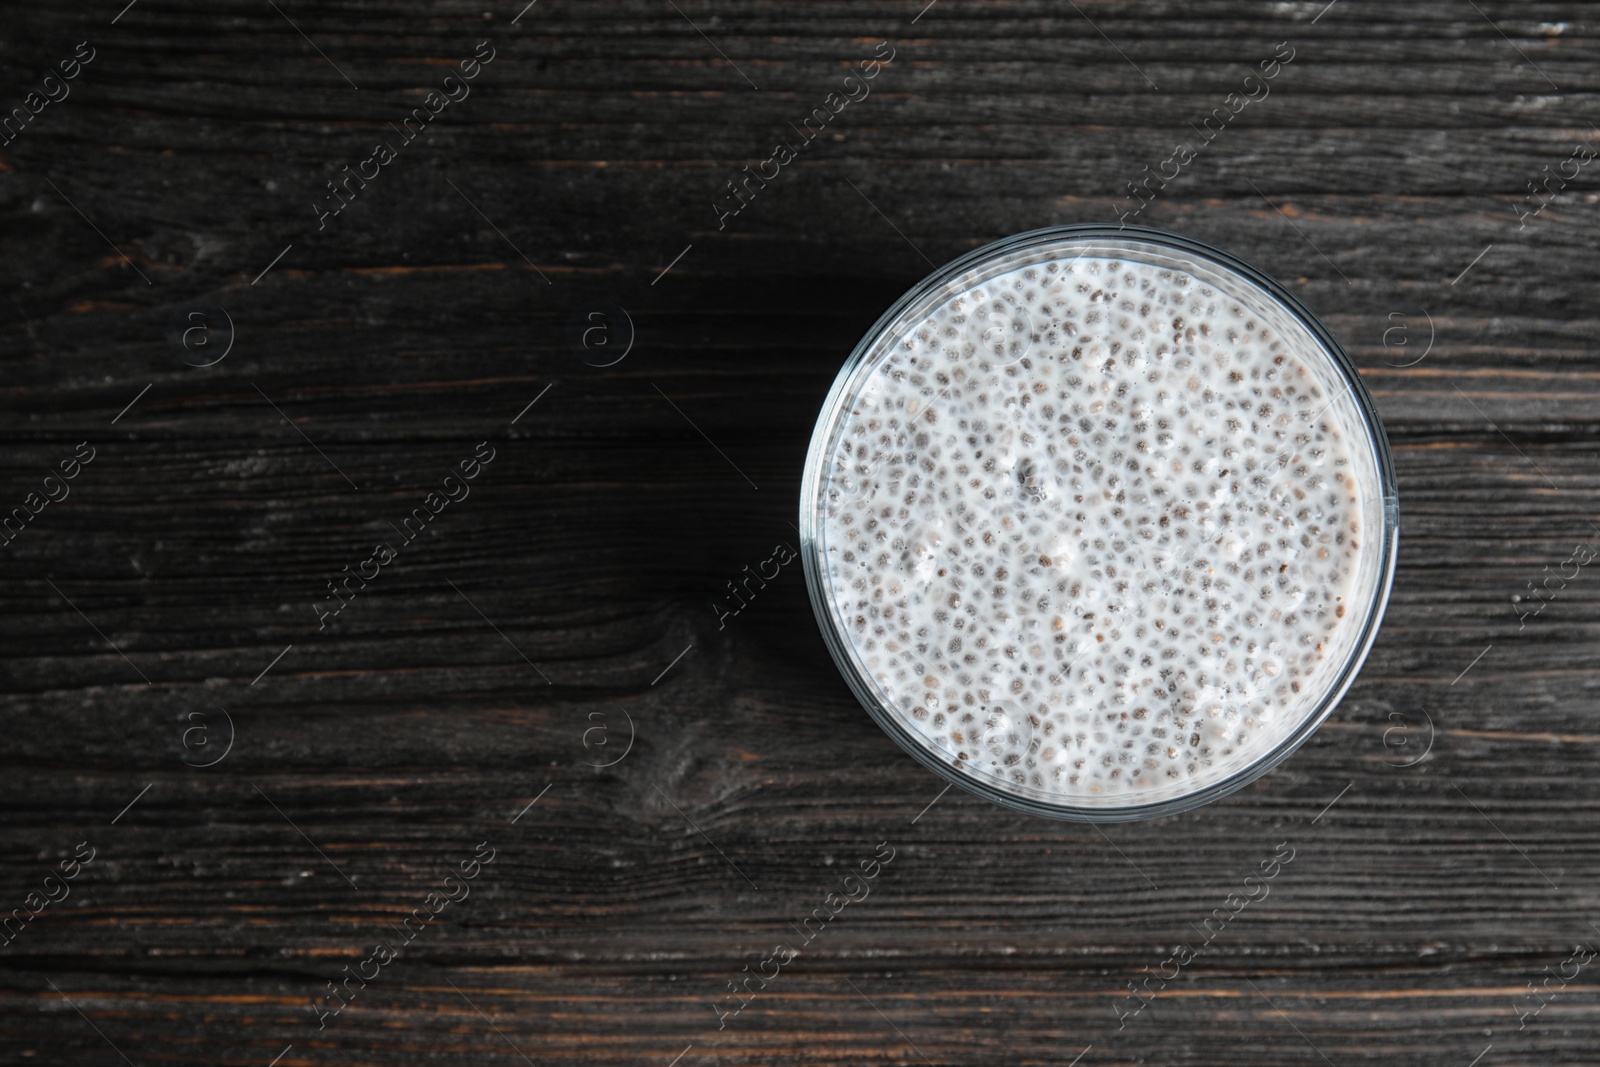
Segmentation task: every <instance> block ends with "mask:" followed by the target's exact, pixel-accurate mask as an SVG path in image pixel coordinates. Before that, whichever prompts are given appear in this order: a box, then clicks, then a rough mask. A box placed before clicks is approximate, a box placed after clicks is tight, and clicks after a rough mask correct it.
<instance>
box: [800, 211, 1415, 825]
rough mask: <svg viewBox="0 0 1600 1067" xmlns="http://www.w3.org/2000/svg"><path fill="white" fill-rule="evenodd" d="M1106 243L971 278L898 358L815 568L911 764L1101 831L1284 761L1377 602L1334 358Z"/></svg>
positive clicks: (912, 333) (862, 400)
mask: <svg viewBox="0 0 1600 1067" xmlns="http://www.w3.org/2000/svg"><path fill="white" fill-rule="evenodd" d="M1107 244H1108V242H1106V241H1103V240H1102V241H1100V242H1098V243H1096V242H1092V241H1091V242H1087V243H1085V244H1082V245H1081V246H1071V245H1067V246H1064V247H1060V248H1057V249H1055V250H1054V252H1053V253H1052V252H1049V251H1047V252H1046V253H1045V254H1041V253H1040V252H1039V250H1038V249H1033V250H1031V251H1026V252H1025V253H1023V254H1018V255H1017V256H1015V257H1014V259H1015V260H1016V262H1014V263H1013V262H1006V261H1002V262H1000V263H998V264H996V263H993V262H990V263H980V264H979V265H978V266H976V267H974V268H972V269H970V270H968V271H967V272H965V273H964V274H962V275H960V276H959V277H957V278H956V279H955V280H954V282H953V284H950V285H946V286H944V287H943V288H942V289H940V290H939V291H938V292H937V293H933V294H929V295H928V296H926V297H925V298H924V299H922V300H921V301H920V302H913V303H912V304H911V305H910V306H909V307H908V308H907V309H906V312H905V313H904V314H902V316H901V317H900V320H899V322H898V323H896V324H894V325H892V326H891V327H890V329H889V330H888V331H886V332H885V333H884V334H883V335H882V336H881V337H879V338H878V341H877V342H876V344H875V346H874V347H873V348H871V349H870V350H869V351H867V352H866V354H865V359H864V360H863V361H862V362H861V363H860V364H859V365H858V366H857V367H856V368H855V369H854V371H853V372H852V373H851V376H850V378H849V380H848V382H847V383H845V386H844V391H843V393H842V394H839V395H840V397H841V402H842V404H843V407H842V408H840V409H839V410H838V411H837V412H836V414H835V416H834V420H833V423H832V426H831V430H830V431H829V436H828V438H827V439H826V442H825V444H824V445H823V446H822V448H823V453H822V456H821V463H820V466H819V467H818V468H817V469H818V470H819V471H820V479H819V484H818V486H817V488H816V492H815V497H814V499H815V502H816V513H815V515H814V516H813V517H812V520H811V521H813V522H814V524H815V526H814V528H815V531H816V534H815V539H814V541H813V546H812V551H813V552H814V554H815V556H814V559H813V560H811V561H808V562H809V563H810V564H811V565H813V566H814V567H815V568H816V570H817V572H818V573H819V575H820V577H821V581H820V585H821V586H822V588H823V590H824V595H823V596H822V597H821V599H822V600H824V601H825V603H826V610H827V611H828V613H829V614H830V615H831V619H832V622H833V625H834V628H835V630H836V632H837V634H838V637H839V638H840V640H841V643H842V644H843V645H844V646H845V649H846V652H847V654H848V657H849V659H850V661H851V663H852V665H853V666H854V667H855V669H856V671H857V674H858V676H859V678H860V680H861V681H862V682H863V683H865V685H866V688H867V689H869V690H870V691H871V692H872V694H873V695H874V696H875V697H876V699H877V701H878V703H879V704H880V705H881V707H882V708H883V709H884V710H885V711H887V712H888V713H889V714H890V715H892V716H893V717H894V718H895V719H896V720H898V721H899V722H900V723H901V724H903V726H904V727H905V728H906V731H907V732H908V733H909V734H910V735H911V737H912V738H913V739H914V740H915V741H916V742H917V743H918V744H920V745H922V746H923V748H924V749H925V750H926V751H928V752H929V753H932V754H934V755H936V757H937V759H938V760H940V761H941V762H944V763H946V764H947V765H950V766H953V767H957V768H959V769H961V770H962V771H964V772H965V773H966V774H969V775H974V776H979V777H982V778H984V779H986V780H987V781H988V783H989V784H991V785H993V786H997V787H998V788H1000V789H1001V790H1003V791H1004V792H1007V793H1012V794H1017V795H1022V796H1026V797H1029V798H1031V799H1033V800H1035V801H1041V802H1044V803H1046V804H1053V805H1061V806H1066V807H1068V808H1073V807H1077V808H1086V809H1094V808H1102V809H1103V808H1107V807H1121V806H1129V805H1138V804H1142V803H1147V802H1151V801H1161V800H1169V799H1171V798H1174V797H1178V796H1181V795H1183V794H1186V793H1190V792H1194V791H1196V790H1200V789H1203V788H1205V787H1207V786H1209V785H1212V784H1215V783H1217V782H1220V781H1223V780H1225V779H1227V778H1229V777H1230V776H1232V775H1235V774H1237V773H1238V772H1239V771H1240V770H1241V769H1242V768H1245V767H1247V766H1249V765H1250V764H1252V763H1255V762H1257V761H1259V760H1261V759H1262V758H1263V757H1265V756H1267V755H1269V754H1270V753H1272V752H1273V751H1274V750H1276V749H1277V748H1279V747H1280V746H1281V745H1282V744H1283V743H1284V742H1285V740H1286V739H1287V738H1289V736H1290V735H1291V734H1292V733H1293V732H1294V731H1295V729H1296V728H1297V727H1299V726H1300V725H1301V724H1303V723H1304V722H1306V720H1307V719H1308V717H1310V716H1312V715H1314V714H1315V713H1316V712H1317V711H1318V710H1319V708H1322V707H1324V705H1325V703H1326V698H1327V697H1328V696H1329V694H1330V692H1332V691H1333V690H1334V689H1335V688H1336V686H1338V685H1339V684H1340V677H1341V675H1343V674H1344V673H1345V668H1346V666H1347V664H1348V663H1349V661H1350V660H1351V658H1352V656H1356V655H1359V653H1358V652H1357V645H1358V643H1359V642H1360V640H1361V638H1362V633H1361V631H1362V630H1363V629H1364V627H1365V624H1366V621H1367V617H1368V616H1369V615H1370V614H1371V613H1372V612H1373V611H1374V607H1375V603H1374V602H1375V601H1376V600H1377V599H1379V598H1378V597H1377V595H1376V593H1377V586H1378V584H1379V583H1380V581H1385V580H1386V574H1385V575H1382V576H1381V575H1380V572H1381V571H1384V568H1383V567H1381V566H1380V565H1379V564H1378V557H1379V556H1380V555H1381V546H1380V544H1379V543H1378V542H1379V541H1380V540H1381V539H1382V537H1381V535H1382V533H1383V530H1382V528H1381V527H1382V523H1383V513H1384V512H1383V507H1382V499H1381V498H1382V488H1381V480H1380V475H1379V469H1378V462H1377V460H1376V458H1375V454H1374V450H1373V445H1372V443H1371V441H1370V440H1369V439H1368V437H1367V436H1366V435H1367V431H1366V429H1365V425H1364V423H1363V422H1362V421H1361V415H1360V411H1359V408H1358V406H1357V405H1356V403H1355V401H1354V399H1353V398H1352V397H1351V395H1350V386H1349V384H1348V381H1347V380H1346V379H1345V378H1344V377H1343V376H1342V374H1341V372H1340V370H1339V368H1338V367H1337V365H1336V364H1335V363H1334V361H1333V359H1332V357H1331V356H1330V355H1329V354H1328V352H1327V351H1326V350H1325V349H1324V348H1323V346H1322V345H1321V344H1320V342H1318V341H1317V340H1316V338H1315V336H1314V335H1313V334H1312V333H1311V332H1310V331H1308V330H1307V329H1306V328H1305V326H1304V325H1303V324H1302V323H1301V322H1300V320H1298V319H1297V318H1296V317H1295V316H1294V315H1292V314H1291V313H1290V312H1289V311H1288V310H1287V309H1286V308H1285V307H1284V305H1282V304H1281V303H1280V302H1278V301H1277V300H1276V299H1275V298H1273V297H1272V296H1271V295H1270V294H1268V293H1267V292H1266V291H1265V290H1263V289H1261V288H1259V287H1258V286H1256V285H1255V284H1254V283H1253V282H1250V281H1249V280H1248V279H1246V278H1244V277H1242V276H1240V275H1237V274H1234V273H1232V272H1230V271H1227V270H1226V269H1225V268H1222V267H1221V266H1220V265H1217V264H1207V263H1205V262H1204V261H1203V260H1200V261H1197V260H1194V259H1193V258H1192V257H1191V258H1181V257H1174V255H1173V253H1172V252H1171V250H1163V249H1161V248H1159V247H1158V246H1153V245H1152V246H1141V245H1138V244H1137V243H1135V244H1133V245H1131V246H1128V247H1123V248H1119V247H1117V245H1116V243H1115V242H1110V243H1109V244H1110V246H1111V247H1109V248H1107V247H1104V246H1106V245H1107ZM1180 263H1181V264H1182V267H1180V266H1178V265H1177V264H1180ZM816 447H818V446H817V445H814V446H813V448H814V449H815V448H816ZM813 464H814V465H815V464H816V459H815V458H814V460H813ZM1360 652H1364V646H1363V647H1362V648H1361V649H1360ZM841 665H843V664H841Z"/></svg>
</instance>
